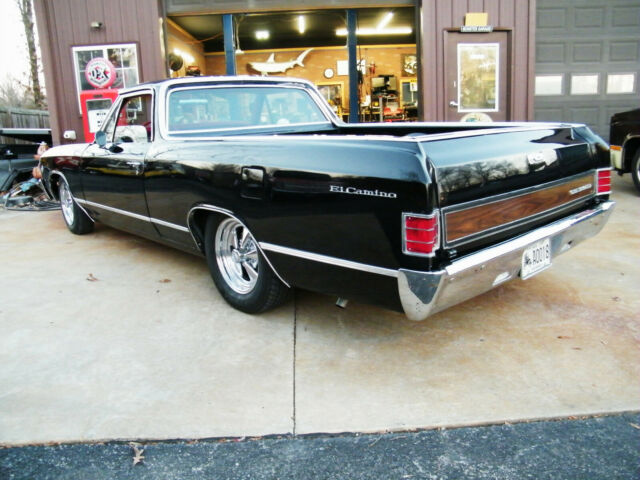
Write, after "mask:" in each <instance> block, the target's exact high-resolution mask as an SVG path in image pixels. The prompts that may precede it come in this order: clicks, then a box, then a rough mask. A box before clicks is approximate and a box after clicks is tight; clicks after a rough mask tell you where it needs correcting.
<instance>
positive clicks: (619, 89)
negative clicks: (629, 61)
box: [607, 73, 636, 95]
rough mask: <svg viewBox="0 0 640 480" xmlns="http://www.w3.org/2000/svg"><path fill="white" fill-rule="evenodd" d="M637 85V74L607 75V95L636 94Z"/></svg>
mask: <svg viewBox="0 0 640 480" xmlns="http://www.w3.org/2000/svg"><path fill="white" fill-rule="evenodd" d="M635 83H636V74H635V73H610V74H609V75H607V93H608V94H610V95H611V94H620V93H634V92H635Z"/></svg>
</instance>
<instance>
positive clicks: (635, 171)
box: [631, 148, 640, 192]
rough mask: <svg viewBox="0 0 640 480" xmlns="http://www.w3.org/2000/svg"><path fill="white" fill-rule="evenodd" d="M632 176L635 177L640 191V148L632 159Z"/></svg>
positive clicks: (634, 181) (634, 179)
mask: <svg viewBox="0 0 640 480" xmlns="http://www.w3.org/2000/svg"><path fill="white" fill-rule="evenodd" d="M631 178H633V183H634V184H635V186H636V189H637V190H638V191H639V192H640V148H638V150H637V151H636V154H635V155H634V157H633V160H631Z"/></svg>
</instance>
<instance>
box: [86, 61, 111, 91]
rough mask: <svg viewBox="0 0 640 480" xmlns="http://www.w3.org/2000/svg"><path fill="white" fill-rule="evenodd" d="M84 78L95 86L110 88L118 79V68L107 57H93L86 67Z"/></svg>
mask: <svg viewBox="0 0 640 480" xmlns="http://www.w3.org/2000/svg"><path fill="white" fill-rule="evenodd" d="M84 78H86V79H87V82H89V85H91V86H92V87H94V88H108V87H110V86H111V85H113V82H115V81H116V69H115V68H114V66H113V63H111V62H110V61H109V60H107V59H106V58H102V57H97V58H92V59H91V60H89V62H88V63H87V66H86V68H85V71H84Z"/></svg>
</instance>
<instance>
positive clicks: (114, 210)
mask: <svg viewBox="0 0 640 480" xmlns="http://www.w3.org/2000/svg"><path fill="white" fill-rule="evenodd" d="M76 200H77V201H78V202H79V203H82V204H84V205H88V206H90V207H94V208H100V209H102V210H107V211H109V212H112V213H117V214H120V215H125V216H127V217H131V218H135V219H136V220H140V221H143V222H149V223H155V224H157V225H161V226H163V227H168V228H173V229H174V230H179V231H181V232H185V233H189V229H188V228H187V227H183V226H182V225H176V224H175V223H170V222H165V221H164V220H160V219H158V218H152V217H147V216H145V215H140V214H139V213H133V212H128V211H127V210H121V209H119V208H115V207H110V206H108V205H103V204H101V203H96V202H92V201H90V200H80V199H76ZM83 210H84V209H83Z"/></svg>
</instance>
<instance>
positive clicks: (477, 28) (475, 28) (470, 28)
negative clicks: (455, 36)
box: [460, 25, 493, 33]
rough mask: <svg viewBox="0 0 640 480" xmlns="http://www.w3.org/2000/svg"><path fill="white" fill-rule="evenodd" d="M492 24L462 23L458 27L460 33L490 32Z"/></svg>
mask: <svg viewBox="0 0 640 480" xmlns="http://www.w3.org/2000/svg"><path fill="white" fill-rule="evenodd" d="M491 32H493V25H464V26H462V27H460V33H491Z"/></svg>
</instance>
